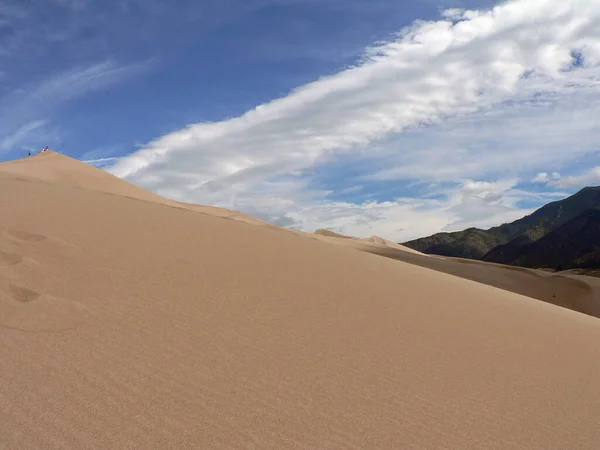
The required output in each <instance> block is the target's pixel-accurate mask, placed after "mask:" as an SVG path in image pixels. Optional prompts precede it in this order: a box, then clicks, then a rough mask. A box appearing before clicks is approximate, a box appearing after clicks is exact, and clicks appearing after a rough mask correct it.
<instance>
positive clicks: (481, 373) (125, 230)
mask: <svg viewBox="0 0 600 450" xmlns="http://www.w3.org/2000/svg"><path fill="white" fill-rule="evenodd" d="M88 183H89V185H88ZM128 197H129V198H128ZM140 200H144V201H140ZM254 225H255V226H249V225H248V224H247V223H244V222H240V221H239V220H229V219H228V218H223V217H217V216H215V215H211V214H206V213H198V212H197V211H193V210H192V209H186V208H183V207H177V206H173V204H172V202H169V201H166V200H165V201H162V200H157V199H156V196H154V195H153V194H150V193H142V192H141V190H140V189H139V188H136V187H133V186H131V185H129V184H127V183H125V182H124V181H120V180H118V179H116V178H114V177H111V176H110V175H108V174H104V172H102V171H100V170H98V169H94V168H91V167H89V166H86V165H84V164H82V163H77V162H76V161H73V160H71V159H69V158H66V157H64V156H61V155H56V154H44V155H38V156H36V157H32V158H29V159H27V160H25V161H19V162H12V163H3V164H0V358H1V361H2V363H3V364H2V369H1V370H0V448H2V449H108V448H111V449H112V448H115V449H155V448H156V449H159V448H160V449H165V448H187V449H199V448H201V449H205V448H206V449H209V448H210V449H212V448H223V449H231V448H244V449H248V448H260V449H266V448H269V449H287V448H298V449H313V448H314V449H317V448H318V449H328V448H363V449H374V448H386V449H387V448H427V449H429V448H431V449H432V448H436V449H439V448H453V449H470V448H473V449H481V448H486V449H488V448H497V449H510V448H512V449H538V448H539V449H549V448H556V449H592V448H597V444H598V442H600V422H599V421H598V417H599V416H600V383H598V374H599V373H600V346H599V345H598V342H599V341H600V321H598V319H596V318H594V317H590V316H588V315H584V314H580V313H577V312H574V311H570V310H568V309H565V308H560V307H557V306H554V305H550V304H548V303H544V302H540V301H538V300H535V299H533V298H529V297H525V296H522V295H518V294H515V293H512V292H508V291H506V290H501V289H497V288H495V287H492V286H487V285H484V284H481V283H476V282H473V281H470V280H466V279H464V278H460V277H456V276H452V275H449V274H445V273H442V272H439V271H435V270H430V269H428V268H425V267H419V266H418V265H415V264H409V263H405V262H401V261H396V260H393V259H391V258H382V257H380V256H378V255H373V254H369V253H366V252H359V251H356V250H355V249H353V248H345V247H344V246H342V245H331V243H329V242H322V241H319V240H318V239H313V238H310V237H309V236H307V235H303V234H301V233H290V232H281V230H279V229H276V228H274V227H272V226H256V224H254ZM404 253H405V254H409V253H407V252H404ZM416 256H418V255H416ZM429 259H434V258H429Z"/></svg>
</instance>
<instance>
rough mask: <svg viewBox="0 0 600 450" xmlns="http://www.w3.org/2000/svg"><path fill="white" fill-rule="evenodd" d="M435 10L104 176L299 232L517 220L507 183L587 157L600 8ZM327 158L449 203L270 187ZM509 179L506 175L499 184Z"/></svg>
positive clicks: (549, 5)
mask: <svg viewBox="0 0 600 450" xmlns="http://www.w3.org/2000/svg"><path fill="white" fill-rule="evenodd" d="M445 16H446V17H445V18H444V19H442V20H438V21H429V22H415V23H414V24H413V25H412V26H410V27H408V28H406V29H403V30H402V31H401V32H400V33H398V36H397V38H396V39H394V40H391V41H387V42H383V43H380V44H378V45H375V46H373V47H371V48H369V49H367V50H366V52H365V54H364V57H363V58H362V60H361V61H360V62H359V63H358V64H357V65H356V66H354V67H352V68H349V69H346V70H343V71H341V72H339V73H337V74H335V75H333V76H328V77H324V78H322V79H319V80H317V81H315V82H313V83H310V84H308V85H305V86H301V87H299V88H297V89H295V90H294V91H292V92H291V93H289V94H288V95H287V96H285V97H282V98H279V99H277V100H273V101H271V102H269V103H265V104H263V105H259V106H257V107H256V108H255V109H253V110H251V111H248V112H247V113H245V114H243V115H242V116H239V117H236V118H233V119H230V120H225V121H221V122H215V123H198V124H192V125H190V126H188V127H186V128H183V129H181V130H179V131H176V132H173V133H170V134H168V135H166V136H163V137H161V138H158V139H156V140H154V141H152V142H150V143H148V144H147V145H146V146H145V148H143V149H142V150H140V151H137V152H135V153H134V154H132V155H131V156H129V157H126V158H122V159H121V160H119V161H118V162H117V163H116V164H115V165H114V166H113V167H111V168H110V169H109V170H110V171H111V172H112V173H114V174H116V175H118V176H121V177H125V178H127V179H129V180H131V181H134V182H136V183H138V184H141V185H142V186H146V187H148V188H150V189H152V190H155V191H157V192H159V193H162V194H164V195H167V196H171V197H175V198H179V199H182V200H187V201H196V202H205V203H212V204H220V205H223V206H229V207H238V208H239V209H242V210H246V211H250V209H251V210H252V212H253V213H255V214H257V215H262V216H263V217H268V216H269V215H273V217H277V218H280V219H278V220H281V217H284V218H286V219H284V221H286V220H287V219H293V221H294V223H295V224H296V226H298V227H300V228H305V229H310V228H311V227H314V226H317V224H316V223H315V219H314V218H315V217H316V218H317V219H318V220H320V221H321V222H322V223H321V224H320V226H322V225H323V223H325V222H327V220H326V219H325V218H324V216H323V215H322V214H321V213H323V211H329V214H330V215H331V217H333V216H334V215H335V216H336V219H335V220H334V222H335V226H338V227H341V226H343V225H342V224H341V223H342V222H343V223H344V224H345V225H344V226H346V227H349V226H350V225H351V224H354V225H352V226H354V227H355V228H354V229H355V230H356V231H357V232H358V231H360V232H361V233H365V232H366V228H365V227H363V228H360V226H359V225H358V224H359V222H360V220H359V219H358V218H357V217H359V216H360V215H363V216H365V217H370V221H369V223H370V224H371V225H370V227H371V229H378V230H383V231H384V232H387V233H389V234H388V236H390V237H392V238H398V239H401V238H409V237H414V234H416V233H417V230H416V229H413V230H408V231H407V226H404V227H402V226H400V228H401V229H398V227H399V224H406V223H407V222H408V220H409V219H407V217H409V216H410V217H412V218H415V220H416V221H417V222H418V223H419V230H420V232H419V234H426V233H428V232H429V231H435V230H434V228H436V229H437V230H439V229H447V228H452V227H454V226H458V225H460V226H466V225H468V224H473V223H476V224H483V223H489V224H494V222H497V221H501V220H505V219H508V218H516V216H518V215H521V214H523V213H525V212H527V211H528V210H527V209H521V208H520V207H519V202H518V201H517V199H519V198H522V197H523V196H521V197H519V196H518V195H508V194H507V193H508V192H513V191H514V189H515V187H516V185H515V181H514V180H515V179H519V178H520V177H521V176H526V177H528V178H530V177H531V176H533V175H531V174H530V172H532V171H533V173H536V172H539V171H540V170H544V169H547V168H548V165H550V166H556V165H560V164H564V163H565V161H566V160H567V158H568V157H569V156H568V153H566V152H565V151H564V149H563V150H562V151H560V150H559V149H558V148H557V146H564V145H565V144H567V143H569V144H570V145H569V147H570V148H569V150H570V151H573V150H575V151H577V152H579V154H580V155H583V154H586V152H588V153H589V152H593V151H595V150H594V148H593V147H592V146H591V143H592V142H593V141H594V139H596V138H597V137H598V128H597V126H596V125H595V121H594V120H593V118H594V117H597V116H598V114H597V113H600V110H599V108H598V106H596V105H598V103H594V102H591V99H593V98H599V97H600V96H599V92H600V91H599V88H598V86H599V80H600V76H599V75H600V72H599V64H600V26H598V25H600V4H598V3H597V2H595V1H592V0H574V1H570V2H562V1H558V0H515V1H511V2H507V3H504V4H501V5H498V6H496V7H494V8H493V9H491V10H488V11H462V10H460V11H459V10H454V11H450V12H448V13H446V14H445ZM574 119H575V120H574ZM453 121H454V122H453ZM559 121H561V123H562V125H561V126H558V127H557V123H558V122H559ZM445 124H451V125H450V126H451V127H453V126H454V125H456V124H458V125H459V126H458V128H448V129H444V125H445ZM457 129H458V131H456V130H457ZM478 129H479V130H481V131H480V132H479V133H478V134H477V135H476V136H475V137H470V136H471V133H472V132H473V131H474V130H478ZM574 129H575V130H577V132H579V131H580V132H581V133H580V134H578V133H577V132H575V133H574V132H573V131H574ZM461 132H462V133H463V135H462V136H461V135H460V134H459V133H461ZM411 133H412V134H411ZM486 133H488V134H487V135H486ZM494 133H496V135H493V134H494ZM498 133H499V134H498ZM409 134H411V136H413V137H415V139H414V140H413V141H412V142H410V140H408V141H407V140H405V136H407V135H409ZM436 134H437V136H436ZM574 134H575V135H577V136H578V141H577V143H576V145H575V146H574V145H573V141H572V139H573V135H574ZM448 138H450V139H448ZM505 138H506V139H505ZM503 141H507V142H508V143H507V142H503ZM402 144H409V145H402ZM394 146H395V148H394ZM549 148H550V149H551V150H550V151H549ZM332 155H337V157H338V158H343V157H344V155H354V157H358V158H357V161H362V162H364V163H365V165H366V166H367V167H369V166H370V169H371V170H370V171H369V172H367V171H365V173H363V174H362V178H363V179H366V180H371V181H374V182H375V181H378V182H384V181H393V180H396V181H397V182H401V181H417V182H422V181H423V180H428V179H429V180H431V181H437V182H445V183H451V186H453V187H452V188H448V189H447V190H446V193H445V196H444V200H439V199H438V200H422V199H421V200H420V199H419V198H412V200H411V202H412V203H410V202H409V203H407V202H406V201H405V199H404V200H402V199H399V198H395V199H392V201H380V202H377V201H375V202H370V203H363V204H340V203H336V202H332V201H329V200H328V198H327V195H323V194H322V193H315V192H314V190H311V188H310V184H305V185H302V183H297V184H296V187H295V188H291V187H290V186H287V187H286V188H285V189H284V190H281V185H278V184H277V183H274V182H273V180H276V179H277V178H281V177H286V174H293V173H296V174H297V173H306V172H307V171H310V170H312V169H313V168H315V167H319V166H323V165H326V164H327V163H328V161H329V160H330V158H331V156H332ZM378 166H383V167H384V168H378ZM287 177H288V178H289V177H290V175H288V176H287ZM482 177H486V179H488V180H489V177H495V178H496V180H497V181H498V182H499V183H500V185H495V187H494V189H493V190H494V192H496V194H494V195H500V197H502V198H503V199H504V200H503V201H499V200H498V201H495V202H492V201H489V199H490V198H491V197H487V200H486V198H483V199H482V198H480V197H479V196H478V195H474V194H473V193H466V192H465V189H466V188H467V187H468V186H469V183H471V182H477V180H478V179H479V180H480V179H481V178H482ZM291 178H292V179H293V178H294V177H293V176H291ZM296 178H297V179H298V177H297V176H296ZM301 178H302V177H300V179H301ZM470 180H474V181H470ZM504 180H512V181H510V183H509V185H510V187H507V185H506V184H505V182H504ZM349 182H350V183H352V185H354V184H356V183H355V182H354V181H353V180H351V181H349ZM503 183H504V184H503ZM292 184H293V183H292ZM265 189H267V191H268V192H270V194H267V191H265ZM269 189H270V191H269ZM275 192H278V194H277V195H276V194H275ZM498 193H500V194H498ZM421 194H422V193H421ZM490 195H492V194H490ZM307 197H308V198H310V199H311V200H310V201H306V198H307ZM261 199H262V200H263V202H264V206H263V207H262V209H261V208H260V207H259V206H258V205H260V203H261ZM264 199H268V201H266V200H264ZM276 199H277V200H276ZM277 204H278V205H279V206H278V207H277V206H276V205H277ZM294 208H296V210H297V211H296V212H294V211H293V210H294ZM428 208H430V209H428ZM285 209H287V212H285V211H284V210H285ZM308 211H313V212H314V211H320V213H319V214H317V215H316V216H315V215H314V214H312V215H311V214H308ZM340 211H346V212H345V213H344V214H342V216H343V217H344V219H341V216H340V214H341V212H340ZM434 211H436V212H434ZM417 217H421V219H422V220H421V219H416V218H417ZM427 217H430V220H429V221H428V219H426V218H427ZM410 220H413V219H410ZM427 223H429V224H430V225H431V226H427V225H426V224H427ZM388 224H389V225H388ZM392 227H394V228H392Z"/></svg>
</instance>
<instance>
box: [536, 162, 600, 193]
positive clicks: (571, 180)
mask: <svg viewBox="0 0 600 450" xmlns="http://www.w3.org/2000/svg"><path fill="white" fill-rule="evenodd" d="M599 184H600V166H598V167H594V168H593V169H591V170H589V171H588V172H586V173H584V174H582V175H574V176H568V177H563V178H560V179H557V180H554V181H549V183H548V185H549V186H556V187H559V188H563V189H566V188H582V187H584V186H592V185H596V186H597V185H599Z"/></svg>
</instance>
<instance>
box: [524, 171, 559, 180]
mask: <svg viewBox="0 0 600 450" xmlns="http://www.w3.org/2000/svg"><path fill="white" fill-rule="evenodd" d="M552 180H560V173H558V172H553V173H552V174H550V175H548V173H547V172H540V173H538V174H537V175H536V176H535V177H534V178H533V179H532V180H531V182H532V183H548V182H549V181H552Z"/></svg>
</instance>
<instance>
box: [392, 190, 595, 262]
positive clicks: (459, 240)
mask: <svg viewBox="0 0 600 450" xmlns="http://www.w3.org/2000/svg"><path fill="white" fill-rule="evenodd" d="M596 207H600V186H596V187H586V188H583V189H582V190H580V191H579V192H577V193H576V194H574V195H572V196H570V197H568V198H565V199H564V200H559V201H556V202H552V203H548V204H547V205H545V206H542V207H541V208H540V209H538V210H537V211H535V212H534V213H532V214H530V215H528V216H525V217H523V218H522V219H519V220H516V221H514V222H511V223H507V224H503V225H500V226H498V227H493V228H490V229H488V230H480V229H477V228H469V229H467V230H464V231H458V232H453V233H438V234H434V235H433V236H429V237H425V238H421V239H415V240H412V241H409V242H404V243H402V245H405V246H407V247H410V248H413V249H415V250H418V251H420V252H423V253H428V254H436V255H442V256H451V257H459V258H468V259H484V260H485V261H491V262H504V263H505V262H506V261H515V260H517V258H518V257H519V256H520V254H521V251H522V249H523V248H524V247H526V246H527V245H529V244H531V243H533V242H536V241H537V240H539V239H541V238H542V237H543V236H545V235H546V234H548V233H549V232H551V231H553V230H555V229H557V228H558V227H560V226H562V225H564V224H566V223H568V222H570V221H571V220H573V219H574V218H576V217H577V216H579V215H581V214H583V213H584V212H586V211H587V210H589V209H593V208H596Z"/></svg>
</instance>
